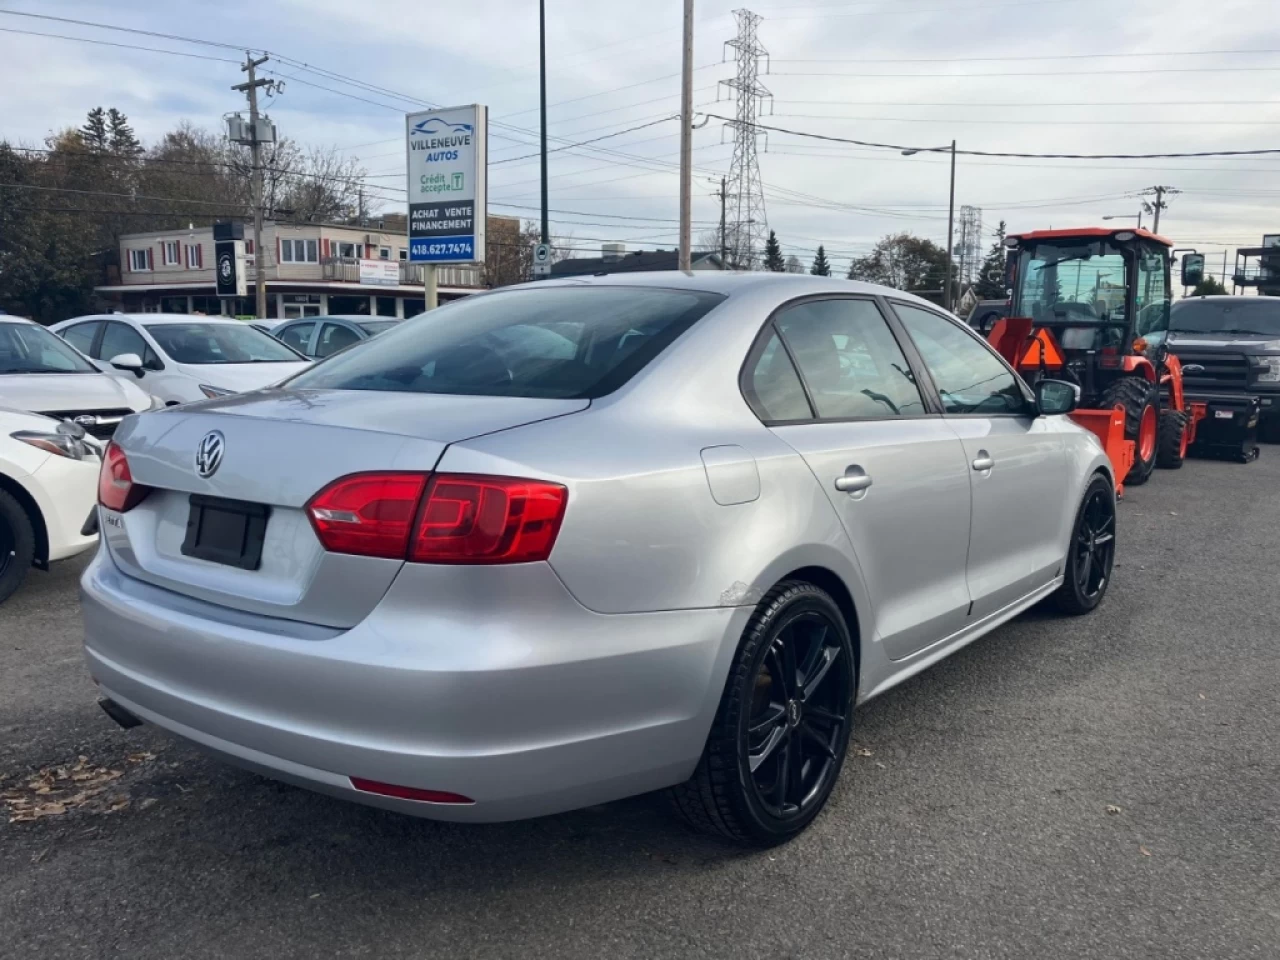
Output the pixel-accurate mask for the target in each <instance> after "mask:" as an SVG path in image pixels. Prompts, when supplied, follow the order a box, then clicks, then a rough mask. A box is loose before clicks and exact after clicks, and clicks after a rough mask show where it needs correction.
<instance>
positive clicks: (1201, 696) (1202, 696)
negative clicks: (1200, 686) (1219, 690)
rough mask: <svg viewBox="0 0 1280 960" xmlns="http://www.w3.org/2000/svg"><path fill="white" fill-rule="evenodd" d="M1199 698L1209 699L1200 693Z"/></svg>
mask: <svg viewBox="0 0 1280 960" xmlns="http://www.w3.org/2000/svg"><path fill="white" fill-rule="evenodd" d="M1200 699H1201V700H1207V699H1209V698H1208V697H1206V696H1205V695H1204V694H1203V693H1202V694H1200Z"/></svg>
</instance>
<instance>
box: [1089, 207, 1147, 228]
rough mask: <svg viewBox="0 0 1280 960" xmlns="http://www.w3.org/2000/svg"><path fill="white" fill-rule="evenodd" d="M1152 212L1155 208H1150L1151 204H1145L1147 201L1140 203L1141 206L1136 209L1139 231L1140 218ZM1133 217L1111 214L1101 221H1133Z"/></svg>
mask: <svg viewBox="0 0 1280 960" xmlns="http://www.w3.org/2000/svg"><path fill="white" fill-rule="evenodd" d="M1153 212H1155V207H1153V206H1151V204H1149V203H1147V201H1145V200H1143V201H1142V206H1140V207H1139V208H1138V229H1139V230H1141V229H1142V216H1143V214H1146V213H1153ZM1133 216H1134V215H1133V214H1132V213H1113V214H1111V216H1109V217H1103V218H1102V219H1103V220H1132V219H1133Z"/></svg>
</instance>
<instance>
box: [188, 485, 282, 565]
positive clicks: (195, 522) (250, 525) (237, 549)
mask: <svg viewBox="0 0 1280 960" xmlns="http://www.w3.org/2000/svg"><path fill="white" fill-rule="evenodd" d="M270 515H271V508H270V507H268V506H266V505H264V504H261V503H245V502H244V501H243V500H224V499H223V498H222V497H209V496H205V495H204V494H200V493H193V494H192V495H191V512H190V513H189V514H188V515H187V536H186V539H185V540H183V541H182V554H183V556H187V557H195V558H196V559H197V560H208V561H209V562H211V563H222V564H225V565H227V566H229V567H240V568H241V569H242V570H257V569H258V567H260V566H261V565H262V542H263V540H264V539H265V538H266V535H267V518H268V517H269V516H270Z"/></svg>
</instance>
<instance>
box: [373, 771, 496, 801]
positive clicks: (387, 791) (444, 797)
mask: <svg viewBox="0 0 1280 960" xmlns="http://www.w3.org/2000/svg"><path fill="white" fill-rule="evenodd" d="M350 780H351V785H352V786H353V787H355V788H356V789H357V790H359V791H360V792H361V793H375V794H377V795H378V796H380V797H395V798H396V799H397V800H419V801H421V802H422V803H475V801H474V800H472V799H471V798H470V797H464V796H463V795H462V794H460V793H449V792H448V791H447V790H420V789H418V788H417V787H401V786H397V785H396V784H394V783H379V782H378V781H377V780H364V779H362V778H360V777H351V778H350Z"/></svg>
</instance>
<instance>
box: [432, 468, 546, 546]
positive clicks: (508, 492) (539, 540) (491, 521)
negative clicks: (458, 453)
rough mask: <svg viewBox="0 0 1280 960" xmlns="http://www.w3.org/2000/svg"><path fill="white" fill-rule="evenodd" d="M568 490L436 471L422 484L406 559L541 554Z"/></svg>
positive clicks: (517, 480)
mask: <svg viewBox="0 0 1280 960" xmlns="http://www.w3.org/2000/svg"><path fill="white" fill-rule="evenodd" d="M568 493H569V492H568V490H566V489H565V488H564V487H562V486H561V485H560V484H558V483H544V482H542V481H539V480H522V479H518V478H515V477H488V476H467V475H462V474H437V475H436V476H434V477H432V479H431V483H430V485H429V486H428V488H427V502H426V505H425V506H424V507H423V509H422V519H421V520H420V521H419V522H418V527H417V530H416V531H415V532H414V537H413V545H412V547H411V549H410V552H409V559H410V560H412V561H414V562H416V563H528V562H530V561H534V560H545V559H547V557H548V556H550V554H551V548H552V547H553V546H554V545H555V542H556V534H558V533H559V532H560V521H561V520H563V519H564V508H565V503H566V501H567V500H568Z"/></svg>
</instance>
